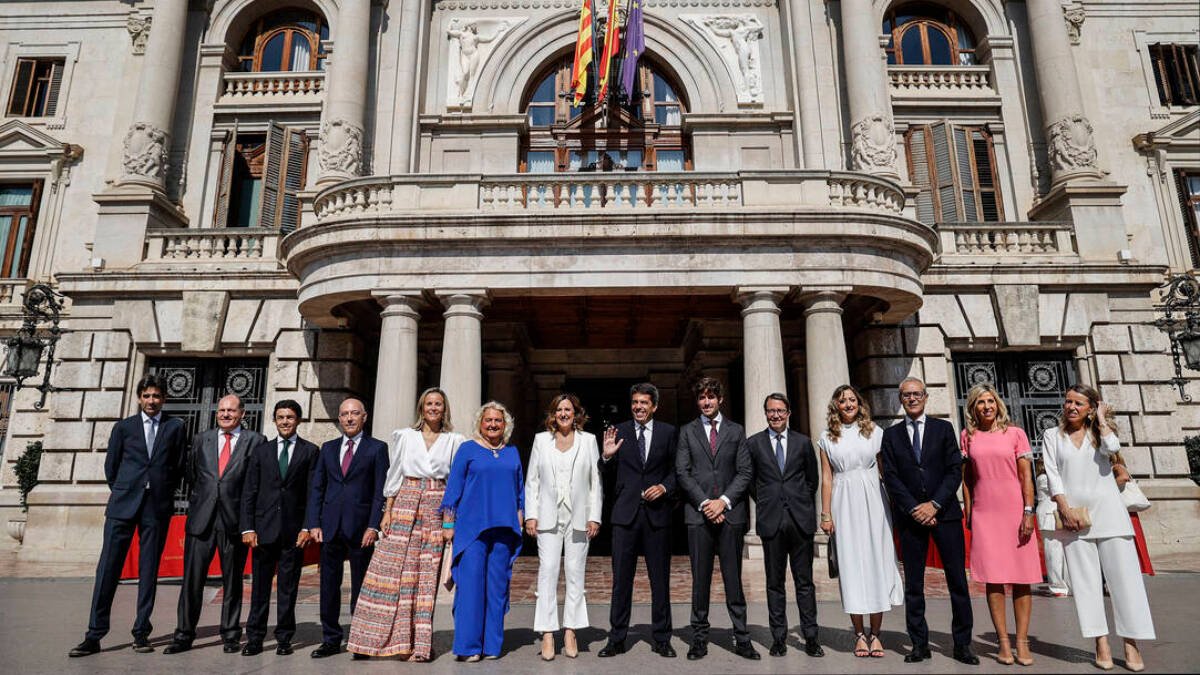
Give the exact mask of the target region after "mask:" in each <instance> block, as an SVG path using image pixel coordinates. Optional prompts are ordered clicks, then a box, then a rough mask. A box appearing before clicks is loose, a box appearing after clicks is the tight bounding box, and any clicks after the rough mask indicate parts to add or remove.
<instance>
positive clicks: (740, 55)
mask: <svg viewBox="0 0 1200 675" xmlns="http://www.w3.org/2000/svg"><path fill="white" fill-rule="evenodd" d="M681 18H682V19H683V20H684V22H686V23H688V24H690V25H691V26H693V27H694V28H696V29H697V30H699V31H700V33H701V34H702V35H704V37H705V39H706V40H708V42H709V43H710V44H712V45H713V46H714V47H716V48H717V53H718V54H720V55H721V59H722V60H723V61H724V62H725V66H726V67H727V68H728V69H729V73H730V74H731V75H732V76H733V81H734V85H735V86H736V87H737V100H738V103H739V104H745V103H762V101H763V90H762V62H761V57H760V51H759V42H760V41H761V40H762V39H763V33H764V30H765V27H764V26H763V24H762V22H761V21H759V20H758V17H756V16H754V15H753V14H730V15H712V14H684V15H681Z"/></svg>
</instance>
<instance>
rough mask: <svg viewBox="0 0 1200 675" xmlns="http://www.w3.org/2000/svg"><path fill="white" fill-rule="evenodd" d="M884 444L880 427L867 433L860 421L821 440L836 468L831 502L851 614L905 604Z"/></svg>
mask: <svg viewBox="0 0 1200 675" xmlns="http://www.w3.org/2000/svg"><path fill="white" fill-rule="evenodd" d="M882 443H883V429H880V428H879V427H878V426H876V427H875V430H874V431H873V432H872V433H871V437H870V438H864V437H863V435H862V434H861V433H860V432H859V429H858V425H854V426H853V427H843V428H842V432H841V438H839V439H838V440H837V441H834V440H832V439H830V437H829V432H828V431H824V432H822V433H821V439H820V440H819V441H818V444H819V445H820V447H821V449H822V450H824V451H825V455H826V456H827V457H829V465H830V468H831V469H832V470H833V495H832V499H831V501H830V510H831V512H832V513H831V515H832V516H833V526H834V532H833V534H834V537H835V538H836V539H837V555H838V570H839V584H838V586H839V587H840V589H841V593H842V609H843V610H845V612H846V613H847V614H874V613H875V612H886V611H888V610H889V609H891V608H892V607H893V606H898V605H901V604H903V603H904V582H903V581H902V580H901V578H900V568H899V567H898V566H897V565H896V549H895V544H894V543H893V541H892V514H891V512H890V511H889V510H888V506H887V499H886V497H885V496H884V491H883V482H882V481H881V480H880V479H879V469H878V468H877V466H876V462H875V457H876V456H877V455H878V454H879V448H880V445H881V444H882Z"/></svg>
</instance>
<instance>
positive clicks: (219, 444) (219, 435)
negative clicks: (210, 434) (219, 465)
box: [217, 424, 242, 459]
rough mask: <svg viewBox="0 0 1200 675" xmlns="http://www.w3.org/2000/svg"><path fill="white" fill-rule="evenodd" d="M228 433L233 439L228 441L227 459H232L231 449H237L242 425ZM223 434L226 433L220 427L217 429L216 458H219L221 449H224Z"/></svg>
mask: <svg viewBox="0 0 1200 675" xmlns="http://www.w3.org/2000/svg"><path fill="white" fill-rule="evenodd" d="M228 433H229V434H231V435H232V436H233V438H231V439H229V457H230V458H231V459H232V458H233V449H234V448H236V447H237V442H238V438H239V437H240V436H241V435H242V425H240V424H239V425H237V426H236V427H234V428H233V429H231V430H229V432H228ZM225 434H226V431H225V430H224V429H221V428H220V427H218V428H217V456H218V457H220V453H221V448H223V447H225Z"/></svg>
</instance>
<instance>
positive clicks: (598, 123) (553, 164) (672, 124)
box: [520, 56, 691, 173]
mask: <svg viewBox="0 0 1200 675" xmlns="http://www.w3.org/2000/svg"><path fill="white" fill-rule="evenodd" d="M571 65H572V64H571V57H570V56H567V57H564V58H562V59H559V60H557V61H555V62H554V64H553V65H551V66H550V67H548V68H546V69H545V70H543V71H542V72H541V73H540V74H539V75H538V76H537V77H535V78H534V79H533V80H532V83H533V84H532V85H531V87H530V90H529V92H528V93H527V94H526V99H525V101H526V102H525V112H526V115H528V117H529V134H528V136H527V137H526V138H525V139H524V142H523V144H522V145H523V147H522V157H521V167H520V168H521V171H525V172H529V173H554V172H566V171H685V170H689V169H691V153H690V148H689V147H688V146H689V141H688V138H687V137H686V136H685V135H684V133H683V113H684V112H685V111H686V110H687V102H686V101H685V100H684V99H683V97H682V96H681V95H680V93H681V90H680V88H679V86H678V85H676V84H675V83H674V80H673V79H672V78H671V77H670V76H669V75H668V74H667V72H666V71H665V69H663V68H660V67H659V66H658V65H657V64H654V63H653V62H651V61H650V60H649V59H645V58H643V60H642V62H641V64H640V65H639V66H638V86H637V87H635V88H636V89H637V91H635V92H633V100H632V102H631V103H630V105H629V106H628V107H622V106H616V105H613V104H610V106H609V109H608V111H607V112H608V115H607V117H605V114H604V113H605V110H604V109H603V108H602V107H600V106H596V105H594V104H593V103H592V102H591V101H587V102H585V103H584V104H583V105H580V106H578V107H575V106H572V105H571V102H570V100H569V98H568V96H567V92H568V91H569V90H570V86H571ZM614 76H615V77H619V76H620V71H619V70H615V72H614Z"/></svg>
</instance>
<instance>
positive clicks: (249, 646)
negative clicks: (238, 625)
mask: <svg viewBox="0 0 1200 675" xmlns="http://www.w3.org/2000/svg"><path fill="white" fill-rule="evenodd" d="M261 653H262V643H261V642H247V643H246V646H245V647H242V656H258V655H259V654H261Z"/></svg>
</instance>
